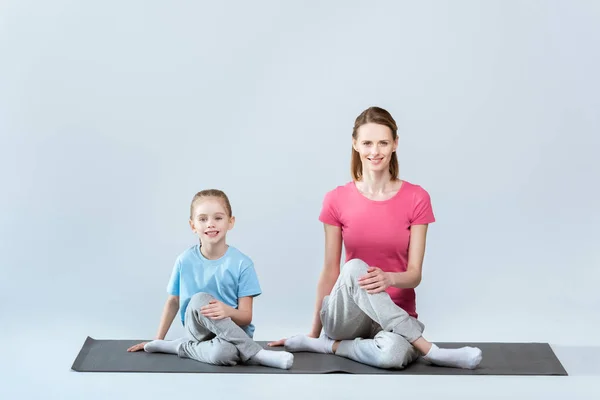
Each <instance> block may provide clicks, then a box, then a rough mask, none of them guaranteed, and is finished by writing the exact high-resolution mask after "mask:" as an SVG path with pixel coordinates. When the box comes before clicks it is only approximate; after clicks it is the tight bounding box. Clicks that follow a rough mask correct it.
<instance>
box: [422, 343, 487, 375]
mask: <svg viewBox="0 0 600 400" xmlns="http://www.w3.org/2000/svg"><path fill="white" fill-rule="evenodd" d="M423 358H424V359H425V360H427V361H429V362H431V363H432V364H436V365H439V366H442V367H455V368H465V369H474V368H475V367H477V366H478V365H479V363H480V362H481V359H482V353H481V350H480V349H479V348H477V347H470V346H465V347H461V348H459V349H440V348H439V347H438V346H436V345H435V344H433V343H432V345H431V350H429V353H427V354H426V355H425V356H424V357H423Z"/></svg>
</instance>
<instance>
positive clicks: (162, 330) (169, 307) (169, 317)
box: [154, 296, 179, 340]
mask: <svg viewBox="0 0 600 400" xmlns="http://www.w3.org/2000/svg"><path fill="white" fill-rule="evenodd" d="M177 311H179V296H169V298H167V301H166V302H165V306H164V308H163V312H162V315H161V318H160V324H159V325H158V332H157V333H156V337H155V338H154V339H160V340H162V339H164V338H165V336H167V332H168V331H169V328H170V327H171V324H172V323H173V319H175V316H176V315H177Z"/></svg>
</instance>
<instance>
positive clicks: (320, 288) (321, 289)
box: [309, 224, 342, 337]
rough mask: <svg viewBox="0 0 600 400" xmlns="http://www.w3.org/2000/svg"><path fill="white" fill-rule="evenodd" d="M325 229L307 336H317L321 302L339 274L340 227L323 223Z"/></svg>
mask: <svg viewBox="0 0 600 400" xmlns="http://www.w3.org/2000/svg"><path fill="white" fill-rule="evenodd" d="M323 225H324V229H325V259H324V262H323V269H322V270H321V275H320V277H319V283H318V284H317V300H316V303H315V313H314V318H313V323H312V329H311V330H310V333H309V336H312V337H319V335H320V334H321V329H322V328H323V326H322V324H321V317H320V314H321V303H322V302H323V298H324V297H325V296H327V295H328V294H329V293H331V289H332V288H333V286H334V285H335V282H336V281H337V279H338V277H339V275H340V258H341V256H342V229H341V228H340V227H339V226H334V225H328V224H323Z"/></svg>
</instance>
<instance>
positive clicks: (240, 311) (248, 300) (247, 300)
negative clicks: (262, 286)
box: [230, 296, 254, 326]
mask: <svg viewBox="0 0 600 400" xmlns="http://www.w3.org/2000/svg"><path fill="white" fill-rule="evenodd" d="M253 300H254V298H253V297H252V296H247V297H240V298H239V299H238V308H237V309H236V308H231V311H230V314H231V315H230V318H231V320H232V321H233V322H235V323H236V325H238V326H246V325H250V323H251V322H252V303H253Z"/></svg>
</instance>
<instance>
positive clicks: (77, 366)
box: [71, 336, 96, 372]
mask: <svg viewBox="0 0 600 400" xmlns="http://www.w3.org/2000/svg"><path fill="white" fill-rule="evenodd" d="M95 341H96V339H94V338H92V337H91V336H88V337H87V338H86V339H85V341H84V342H83V345H82V346H81V350H79V354H77V357H75V361H73V364H72V365H71V370H72V371H77V372H85V371H83V370H82V369H81V364H83V360H85V358H86V357H87V355H88V353H89V351H90V348H91V344H92V343H93V342H95Z"/></svg>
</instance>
